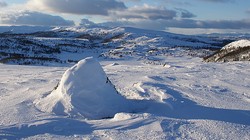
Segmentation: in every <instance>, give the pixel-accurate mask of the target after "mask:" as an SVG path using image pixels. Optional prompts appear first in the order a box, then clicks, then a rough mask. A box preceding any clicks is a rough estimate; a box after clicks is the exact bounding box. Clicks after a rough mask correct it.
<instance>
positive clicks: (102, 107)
mask: <svg viewBox="0 0 250 140" xmlns="http://www.w3.org/2000/svg"><path fill="white" fill-rule="evenodd" d="M127 102H128V101H127V100H126V99H125V98H124V97H122V96H121V95H120V94H118V92H117V91H116V89H115V87H114V85H113V84H112V83H111V82H110V80H109V79H108V77H107V76H106V74H105V72H104V71H103V69H102V67H101V65H100V64H99V62H97V61H96V60H95V59H94V58H92V57H88V58H86V59H83V60H81V61H79V62H78V63H77V64H76V65H74V66H73V67H71V68H70V69H68V70H67V71H66V72H65V73H64V74H63V76H62V79H61V81H60V83H59V85H58V87H57V88H56V89H55V90H54V91H52V92H51V94H49V95H48V96H47V97H45V98H42V99H40V100H38V101H36V106H37V108H38V109H40V110H41V111H44V112H50V113H55V114H57V115H68V116H72V117H78V116H81V117H84V118H88V119H101V118H108V117H113V116H114V115H115V114H116V113H118V112H122V111H126V110H127V109H128V105H129V104H128V103H127Z"/></svg>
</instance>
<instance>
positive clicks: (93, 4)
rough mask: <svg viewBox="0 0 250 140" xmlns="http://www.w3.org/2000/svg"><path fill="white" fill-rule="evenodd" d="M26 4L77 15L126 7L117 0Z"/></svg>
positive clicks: (54, 0)
mask: <svg viewBox="0 0 250 140" xmlns="http://www.w3.org/2000/svg"><path fill="white" fill-rule="evenodd" d="M27 5H28V6H29V7H30V8H33V9H39V10H49V11H53V12H58V13H69V14H79V15H108V12H109V11H111V10H116V9H126V6H125V4H124V3H123V2H119V1H117V0H29V1H28V3H27Z"/></svg>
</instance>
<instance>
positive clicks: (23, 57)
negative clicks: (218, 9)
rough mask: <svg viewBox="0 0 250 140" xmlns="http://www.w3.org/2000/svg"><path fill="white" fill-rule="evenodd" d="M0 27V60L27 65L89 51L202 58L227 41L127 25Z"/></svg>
mask: <svg viewBox="0 0 250 140" xmlns="http://www.w3.org/2000/svg"><path fill="white" fill-rule="evenodd" d="M0 29H1V30H2V33H0V48H1V50H0V62H1V63H14V64H28V65H29V64H33V65H50V64H55V63H60V64H66V63H71V62H77V61H79V60H81V59H82V58H84V57H86V56H90V54H91V56H95V57H103V58H113V59H122V58H126V57H127V58H128V57H131V56H135V57H137V59H145V61H151V59H152V57H159V56H168V55H175V56H183V55H192V56H198V57H204V56H207V55H210V54H211V53H213V52H214V49H218V48H221V47H222V46H223V44H224V43H225V42H227V41H228V39H221V38H220V39H217V38H209V37H201V36H187V35H178V34H172V33H167V32H161V31H151V30H143V29H136V28H128V27H117V28H104V27H103V28H85V27H54V28H52V27H50V28H48V27H47V28H45V27H43V28H42V27H38V28H37V29H36V28H35V27H27V26H24V27H23V26H20V27H19V28H18V27H16V26H15V27H13V28H11V27H8V28H7V27H5V28H4V27H2V28H0ZM31 29H33V30H34V32H32V31H31ZM42 29H44V30H42Z"/></svg>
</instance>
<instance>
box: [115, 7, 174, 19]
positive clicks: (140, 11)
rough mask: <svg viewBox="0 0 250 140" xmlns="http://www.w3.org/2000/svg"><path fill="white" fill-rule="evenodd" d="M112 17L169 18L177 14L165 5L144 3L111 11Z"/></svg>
mask: <svg viewBox="0 0 250 140" xmlns="http://www.w3.org/2000/svg"><path fill="white" fill-rule="evenodd" d="M111 15H112V17H114V18H115V19H117V18H119V19H126V20H131V19H133V20H138V19H139V20H140V19H149V20H159V19H164V20H170V19H173V18H175V17H176V16H177V12H176V11H174V10H168V9H166V8H165V7H156V6H149V5H147V4H144V5H143V6H134V7H131V8H128V9H125V10H120V11H113V12H112V14H111Z"/></svg>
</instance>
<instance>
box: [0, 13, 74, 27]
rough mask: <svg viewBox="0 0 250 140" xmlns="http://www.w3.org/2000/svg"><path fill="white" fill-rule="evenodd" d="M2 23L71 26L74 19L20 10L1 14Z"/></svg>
mask: <svg viewBox="0 0 250 140" xmlns="http://www.w3.org/2000/svg"><path fill="white" fill-rule="evenodd" d="M0 23H1V24H10V25H39V26H40V25H41V26H70V25H74V22H73V21H69V20H65V19H63V18H62V17H60V16H52V15H49V14H44V13H40V12H33V11H19V12H9V13H1V14H0Z"/></svg>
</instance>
